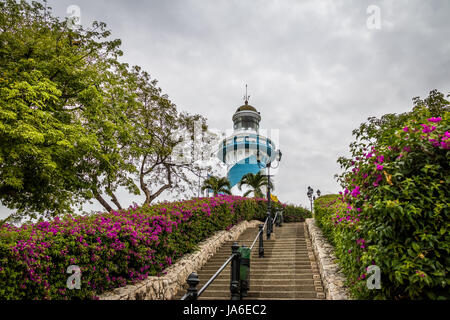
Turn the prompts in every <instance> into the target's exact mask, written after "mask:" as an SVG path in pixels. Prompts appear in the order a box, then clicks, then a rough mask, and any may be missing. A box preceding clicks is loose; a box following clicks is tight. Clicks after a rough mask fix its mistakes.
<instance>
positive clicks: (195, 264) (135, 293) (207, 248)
mask: <svg viewBox="0 0 450 320" xmlns="http://www.w3.org/2000/svg"><path fill="white" fill-rule="evenodd" d="M260 223H261V222H260V221H257V220H252V221H250V222H248V221H242V222H241V223H239V224H237V225H236V226H234V227H233V228H231V229H230V230H229V231H224V230H223V231H218V232H216V233H215V234H214V235H213V236H212V237H210V238H208V239H206V240H204V241H202V242H201V243H200V244H199V249H198V250H197V251H195V252H193V253H190V254H186V255H184V256H183V257H182V258H181V259H180V260H178V261H177V262H176V263H175V264H173V265H171V266H170V267H168V268H167V269H165V272H167V273H166V275H164V276H161V277H156V276H152V277H148V278H147V279H145V280H143V281H141V282H140V283H138V284H135V285H128V286H125V287H122V288H117V289H114V290H112V291H109V292H106V293H103V294H102V295H100V300H170V299H172V297H174V296H175V295H176V294H177V292H178V291H179V290H181V289H183V288H184V287H185V286H186V279H187V277H188V276H189V274H191V273H192V272H197V271H199V270H200V269H201V268H202V267H203V266H204V265H205V263H206V262H207V261H208V259H209V258H211V257H212V256H213V255H214V254H215V253H216V252H217V251H218V250H219V248H220V247H221V246H222V245H223V244H224V243H225V242H226V241H230V240H237V238H238V237H239V236H240V235H241V233H242V232H244V231H245V230H246V229H247V228H251V227H256V226H258V225H259V224H260Z"/></svg>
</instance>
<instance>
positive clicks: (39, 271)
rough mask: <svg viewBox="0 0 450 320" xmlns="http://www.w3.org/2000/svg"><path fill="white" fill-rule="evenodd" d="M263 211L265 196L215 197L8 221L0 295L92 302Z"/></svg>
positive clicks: (2, 233)
mask: <svg viewBox="0 0 450 320" xmlns="http://www.w3.org/2000/svg"><path fill="white" fill-rule="evenodd" d="M274 205H275V206H277V204H274ZM266 210H267V201H266V200H265V199H250V198H242V197H237V196H218V197H214V198H196V199H193V200H186V201H180V202H171V203H159V204H155V205H151V206H145V207H138V206H133V207H130V208H129V209H126V210H120V211H112V212H109V213H101V214H95V215H88V216H72V217H65V218H55V219H54V220H52V221H49V222H39V223H35V224H28V225H23V226H21V227H15V226H13V225H8V224H5V225H3V226H2V227H1V228H0V283H1V286H0V299H95V298H97V296H98V295H99V294H100V293H102V292H104V291H106V290H108V289H112V288H117V287H121V286H125V285H127V284H130V283H135V282H137V281H140V280H143V279H145V278H146V277H147V276H151V275H161V274H163V273H164V268H166V267H167V266H169V265H171V264H172V263H174V261H176V260H177V258H179V257H181V256H182V255H183V254H185V253H187V252H190V251H192V250H193V249H195V248H196V245H197V244H198V243H199V242H200V241H202V240H204V239H205V238H207V237H208V236H210V235H212V233H214V232H215V231H218V230H225V229H229V228H230V227H231V226H233V225H235V224H237V223H239V222H240V221H243V220H251V219H258V218H261V219H264V218H265V215H266ZM71 265H74V266H78V267H79V268H80V271H81V277H80V279H81V284H80V289H76V288H74V289H69V287H70V286H71V284H69V287H68V279H69V277H70V276H71V275H72V273H67V269H68V267H69V266H71ZM75 283H76V282H75V280H74V282H73V283H72V284H75ZM72 287H73V286H72Z"/></svg>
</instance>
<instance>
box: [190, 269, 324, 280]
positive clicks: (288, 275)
mask: <svg viewBox="0 0 450 320" xmlns="http://www.w3.org/2000/svg"><path fill="white" fill-rule="evenodd" d="M214 274H215V272H200V273H198V277H199V279H200V281H201V282H202V281H204V282H206V281H208V280H209V279H210V278H211V277H212V276H213V275H214ZM314 275H317V273H314V272H312V271H310V272H301V271H298V272H286V271H284V272H279V273H272V274H270V273H267V272H265V271H255V272H251V274H250V279H264V280H265V279H272V280H285V279H292V281H294V280H296V279H314ZM218 279H227V280H228V281H229V280H230V270H228V272H227V271H223V272H222V273H221V274H219V275H218V276H217V278H216V280H215V281H217V280H218Z"/></svg>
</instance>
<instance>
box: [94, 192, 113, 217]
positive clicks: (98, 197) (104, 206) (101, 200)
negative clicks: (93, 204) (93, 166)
mask: <svg viewBox="0 0 450 320" xmlns="http://www.w3.org/2000/svg"><path fill="white" fill-rule="evenodd" d="M95 199H97V201H98V202H100V204H101V205H102V206H103V208H105V209H106V211H108V212H111V211H112V210H113V208H111V206H110V205H109V204H108V202H106V200H105V199H103V197H102V196H101V194H100V193H98V192H97V191H96V192H95Z"/></svg>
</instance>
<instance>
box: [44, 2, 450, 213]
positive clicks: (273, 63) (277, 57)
mask: <svg viewBox="0 0 450 320" xmlns="http://www.w3.org/2000/svg"><path fill="white" fill-rule="evenodd" d="M49 2H50V5H51V6H53V7H54V11H55V13H57V14H58V15H61V16H63V15H65V10H66V8H67V6H68V5H71V4H74V3H73V1H72V0H58V1H56V0H50V1H49ZM76 4H77V5H79V6H80V8H81V12H82V23H83V24H89V23H90V21H92V20H100V21H105V22H106V23H107V24H108V26H109V27H110V28H111V30H112V34H113V36H114V37H117V38H121V39H122V40H123V46H122V47H123V51H124V53H125V55H124V57H123V59H124V60H125V61H127V62H129V63H130V64H138V65H141V66H142V67H143V68H144V69H146V70H148V71H149V72H150V74H151V75H152V76H153V77H155V78H157V79H158V80H159V84H160V86H161V87H162V88H163V90H164V91H165V92H166V93H168V94H169V96H170V98H171V99H172V100H173V101H174V102H175V103H176V104H177V105H178V107H179V108H180V109H182V110H186V111H188V112H190V113H200V114H202V115H204V116H206V117H207V118H208V123H209V125H210V126H211V127H212V128H218V129H227V128H231V125H232V122H231V116H232V114H233V112H234V111H235V110H236V108H237V107H238V106H239V105H240V104H242V96H243V95H244V90H245V84H246V83H248V85H249V93H250V95H251V99H250V103H251V104H252V105H254V106H255V107H256V108H257V109H258V110H259V111H260V112H261V115H262V123H261V126H262V127H264V128H268V129H270V128H274V129H279V130H280V146H281V148H282V149H283V161H282V163H281V164H280V167H279V170H278V176H277V177H276V190H277V191H276V193H277V194H278V196H279V198H280V199H281V200H282V201H287V202H293V203H300V204H303V205H305V206H309V203H308V199H307V197H306V188H307V186H308V185H311V186H312V187H314V188H315V189H317V188H319V189H321V190H322V191H323V192H326V191H327V190H328V191H331V192H337V191H339V185H338V183H337V182H336V181H335V180H334V178H333V175H334V173H336V172H339V170H340V169H339V166H338V164H337V163H336V160H337V157H338V156H340V155H347V154H348V144H349V143H350V142H351V141H352V136H351V131H352V130H353V129H355V128H356V127H358V126H359V124H360V123H362V122H364V121H365V120H366V119H367V117H369V116H381V115H383V114H385V113H392V112H395V113H400V112H404V111H407V110H409V109H410V108H411V105H412V102H411V99H412V98H413V97H414V96H419V95H420V96H422V97H423V96H426V95H427V94H428V92H429V91H430V90H432V89H434V88H436V89H438V90H440V91H443V92H444V93H447V92H449V91H450V78H449V77H448V71H449V70H450V44H449V43H448V41H447V38H448V35H449V34H450V20H449V19H448V13H449V12H450V2H449V1H446V0H440V1H439V0H436V1H420V0H415V1H406V0H404V1H395V2H394V1H387V0H384V1H377V0H364V1H360V0H347V1H343V0H342V1H335V0H326V1H312V0H311V1H297V0H291V1H287V0H286V1H269V0H263V1H250V0H244V1H238V0H232V1H225V0H223V1H207V0H189V1H181V0H172V1H106V0H102V1H86V0H80V1H77V3H76ZM372 4H373V5H377V6H379V7H380V9H381V30H369V29H367V27H366V20H367V18H368V14H367V13H366V9H367V7H368V6H369V5H372ZM122 196H123V197H124V202H126V201H127V200H129V202H131V201H132V199H131V198H129V199H128V198H126V195H122Z"/></svg>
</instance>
